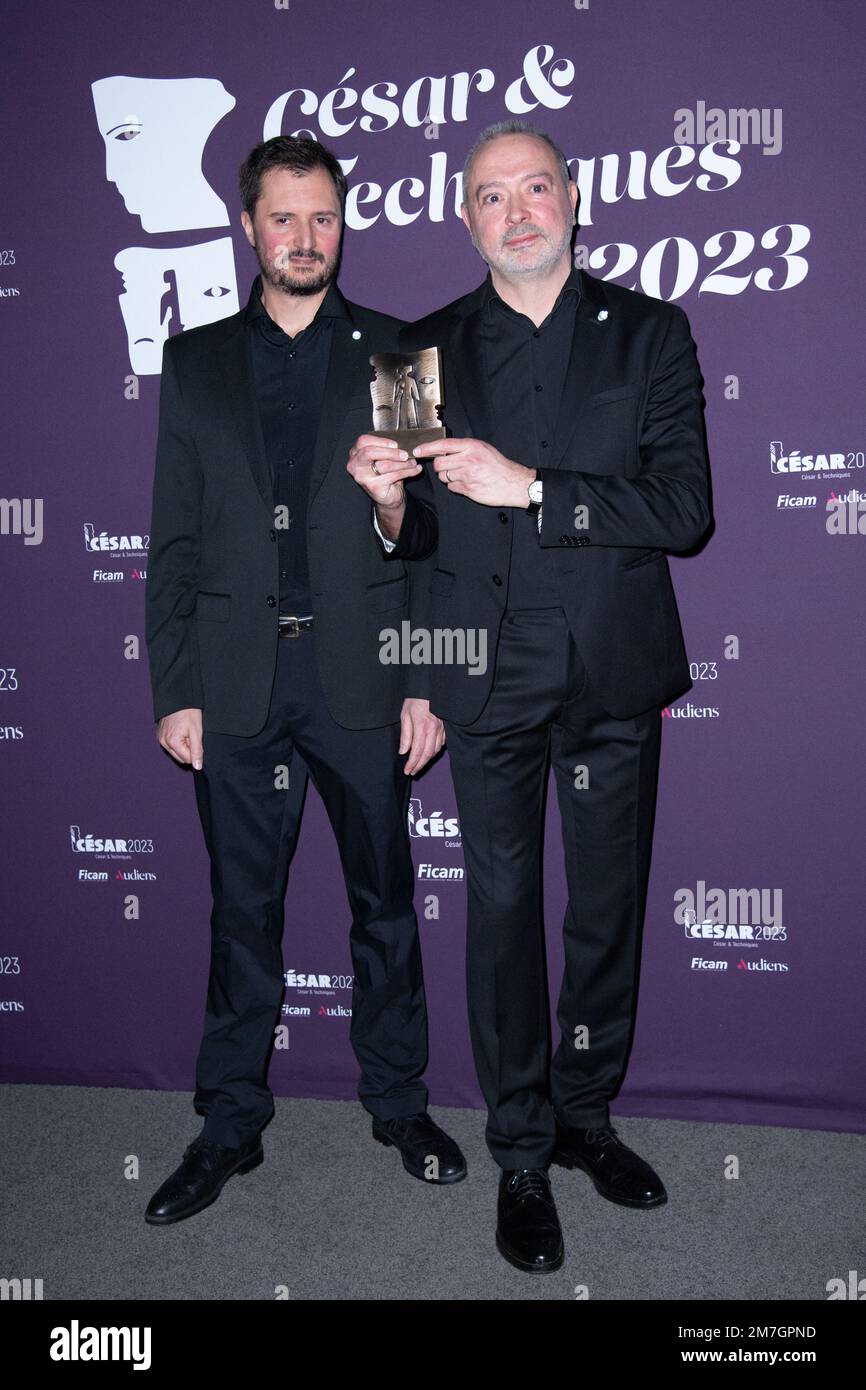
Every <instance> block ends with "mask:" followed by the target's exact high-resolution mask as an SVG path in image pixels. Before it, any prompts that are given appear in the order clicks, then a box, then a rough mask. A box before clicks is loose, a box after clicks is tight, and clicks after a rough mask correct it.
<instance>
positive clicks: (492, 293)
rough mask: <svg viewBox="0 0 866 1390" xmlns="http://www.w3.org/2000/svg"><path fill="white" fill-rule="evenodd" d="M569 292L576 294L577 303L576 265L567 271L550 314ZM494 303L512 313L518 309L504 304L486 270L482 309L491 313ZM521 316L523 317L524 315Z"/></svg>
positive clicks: (578, 285)
mask: <svg viewBox="0 0 866 1390" xmlns="http://www.w3.org/2000/svg"><path fill="white" fill-rule="evenodd" d="M571 293H574V294H575V295H576V296H577V303H578V304H579V303H580V272H579V270H578V269H577V266H575V265H572V267H571V270H570V271H569V273H568V279H567V280H566V282H565V284H564V285H563V287H562V289H561V290H560V291H559V294H558V295H557V297H556V303H555V304H554V306H553V308H552V309H551V311H550V315H551V316H552V315H553V314H555V313H556V310H557V309H558V308H559V306H560V304H561V303H562V301H563V299H564V298H565V296H566V295H567V294H571ZM495 304H498V305H501V307H502V308H503V309H505V310H508V311H509V312H511V313H512V314H514V313H518V312H519V310H516V309H512V308H511V305H510V304H506V303H505V300H504V299H503V298H502V297H501V295H499V294H497V293H496V290H495V288H494V286H493V277H492V275H491V273H490V271H489V270H488V272H487V279H486V280H485V281H484V309H485V312H486V313H487V314H488V315H489V314H490V313H491V311H492V309H493V306H494V305H495ZM523 317H525V315H524V316H523Z"/></svg>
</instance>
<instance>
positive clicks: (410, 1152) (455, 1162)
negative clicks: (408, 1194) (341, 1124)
mask: <svg viewBox="0 0 866 1390" xmlns="http://www.w3.org/2000/svg"><path fill="white" fill-rule="evenodd" d="M373 1138H374V1139H377V1140H378V1142H379V1143H380V1144H387V1145H391V1144H393V1145H394V1147H395V1148H396V1149H399V1150H400V1157H401V1158H402V1159H403V1167H404V1168H405V1169H406V1172H407V1173H411V1174H412V1176H413V1178H423V1179H424V1181H425V1182H433V1183H449V1182H460V1181H462V1179H463V1178H465V1177H466V1159H465V1158H464V1157H463V1155H462V1153H461V1152H460V1150H459V1148H458V1147H457V1145H456V1144H455V1142H454V1140H453V1139H449V1137H448V1135H447V1134H446V1133H445V1131H444V1129H440V1128H439V1126H438V1125H437V1123H436V1121H435V1120H434V1119H432V1118H431V1116H430V1115H428V1114H427V1111H426V1110H422V1111H420V1112H419V1113H418V1114H417V1115H401V1116H400V1117H399V1119H396V1120H376V1119H374V1120H373Z"/></svg>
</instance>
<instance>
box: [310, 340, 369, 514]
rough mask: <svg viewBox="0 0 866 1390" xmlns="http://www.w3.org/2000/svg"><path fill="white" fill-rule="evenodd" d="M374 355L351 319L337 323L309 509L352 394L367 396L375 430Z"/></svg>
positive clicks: (321, 417)
mask: <svg viewBox="0 0 866 1390" xmlns="http://www.w3.org/2000/svg"><path fill="white" fill-rule="evenodd" d="M371 351H372V349H371V347H370V339H369V337H368V335H367V334H366V333H365V332H363V331H362V330H361V329H359V328H358V327H357V326H356V324H355V322H354V320H353V319H352V318H351V317H349V318H339V317H338V318H335V319H334V323H333V328H332V336H331V354H330V357H329V358H328V374H327V376H326V377H325V394H324V397H323V399H322V413H321V415H320V417H319V430H318V433H317V435H316V450H315V454H314V456H313V471H312V475H311V477H310V491H309V494H308V496H309V505H312V502H313V498H314V497H315V495H316V493H317V492H318V490H319V488H320V487H321V486H322V483H323V482H324V481H325V477H326V476H327V472H328V468H329V467H330V464H331V460H332V458H333V455H334V450H335V449H336V447H337V445H338V443H339V441H340V434H341V432H342V429H343V424H344V422H345V419H346V413H347V412H346V406H347V402H348V400H349V398H350V397H351V396H352V395H353V393H354V394H361V393H363V392H365V391H366V392H367V394H368V397H369V400H370V413H369V427H370V429H372V428H373V399H372V396H369V382H370V379H371V377H372V375H373V369H372V367H371V366H370V364H369V361H368V358H369V356H370V353H371ZM359 433H360V431H359Z"/></svg>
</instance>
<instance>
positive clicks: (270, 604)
mask: <svg viewBox="0 0 866 1390" xmlns="http://www.w3.org/2000/svg"><path fill="white" fill-rule="evenodd" d="M276 606H277V600H276V599H275V598H274V596H273V594H268V607H269V608H276Z"/></svg>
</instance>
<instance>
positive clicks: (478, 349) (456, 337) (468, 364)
mask: <svg viewBox="0 0 866 1390" xmlns="http://www.w3.org/2000/svg"><path fill="white" fill-rule="evenodd" d="M482 315H483V309H481V308H478V309H475V310H473V311H472V312H471V313H469V314H468V315H467V316H466V317H465V318H460V319H458V321H457V323H456V324H455V325H454V328H453V330H452V333H451V339H450V342H449V355H450V358H451V373H450V376H449V379H448V383H447V387H446V392H445V411H444V413H445V418H446V421H447V419H448V405H449V395H452V396H455V397H456V398H457V403H458V404H459V406H460V407H461V408H462V411H463V414H464V416H465V417H466V420H467V421H468V423H469V428H470V430H471V431H472V437H473V438H474V439H484V440H492V438H493V426H494V420H493V410H492V405H491V400H490V382H489V381H488V378H487V370H486V366H485V361H484V353H483V351H482V343H481V337H480V335H481V331H482Z"/></svg>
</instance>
